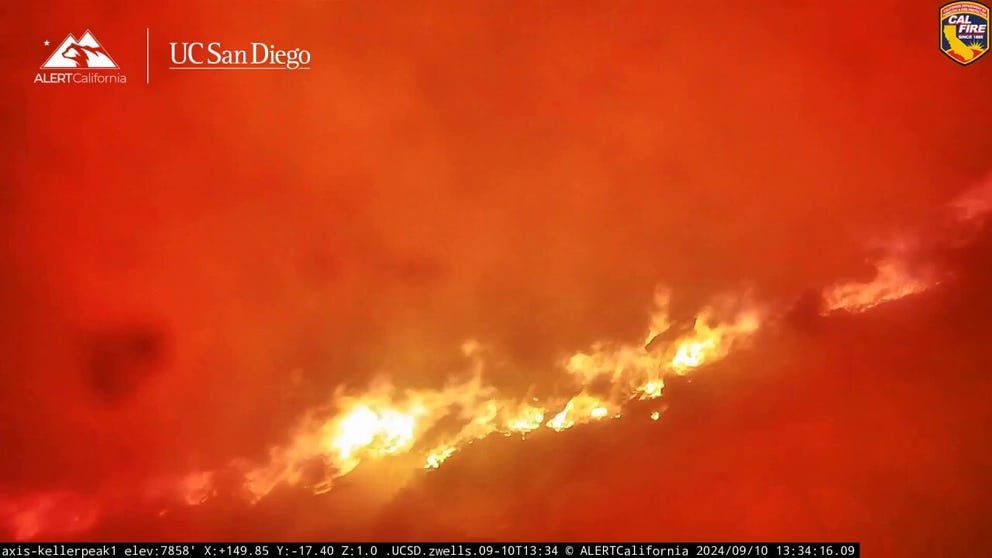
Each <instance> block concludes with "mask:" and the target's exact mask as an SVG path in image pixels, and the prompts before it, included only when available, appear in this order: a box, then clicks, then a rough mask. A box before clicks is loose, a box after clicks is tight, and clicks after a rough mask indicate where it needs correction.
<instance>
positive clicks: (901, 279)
mask: <svg viewBox="0 0 992 558" xmlns="http://www.w3.org/2000/svg"><path fill="white" fill-rule="evenodd" d="M935 284H937V281H934V280H930V279H926V278H923V277H920V276H917V275H914V274H913V273H912V272H910V271H909V269H908V268H907V267H906V264H905V263H903V262H902V261H900V260H898V259H895V258H890V259H885V260H882V261H880V262H879V263H878V264H877V265H876V273H875V277H874V279H872V280H871V281H869V282H867V283H858V282H854V283H842V284H839V285H836V286H834V287H832V288H830V289H828V290H827V291H826V292H825V293H824V297H823V298H824V303H825V304H824V311H825V312H833V311H837V310H844V311H847V312H864V311H865V310H868V309H870V308H874V307H875V306H878V305H879V304H883V303H886V302H891V301H894V300H899V299H900V298H903V297H907V296H909V295H913V294H917V293H921V292H923V291H925V290H927V289H929V288H930V287H932V286H934V285H935Z"/></svg>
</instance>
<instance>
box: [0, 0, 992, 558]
mask: <svg viewBox="0 0 992 558" xmlns="http://www.w3.org/2000/svg"><path fill="white" fill-rule="evenodd" d="M937 8H938V3H934V2H895V1H882V2H819V3H812V2H810V3H796V2H777V1H776V2H772V1H766V2H747V3H739V4H732V3H725V2H699V3H695V4H686V3H684V2H681V3H676V2H512V3H508V2H495V1H494V2H489V1H480V2H427V3H416V4H415V5H414V4H409V5H402V4H391V5H388V6H387V5H384V4H377V3H367V2H326V3H317V2H247V3H237V4H234V3H227V2H206V3H193V2H178V3H170V4H167V5H163V6H157V7H152V6H145V5H141V4H138V3H117V2H38V3H34V2H23V3H17V4H14V3H6V4H4V5H3V6H2V7H0V19H2V21H4V24H3V26H4V33H3V36H4V41H3V42H4V45H5V48H4V49H2V51H0V60H2V61H3V64H2V67H3V68H4V70H5V71H4V72H3V75H2V77H0V80H2V81H3V89H2V92H0V96H2V100H3V103H2V107H3V108H2V109H0V114H2V120H0V122H2V124H3V135H2V142H3V143H2V145H3V150H4V157H3V161H4V165H3V167H2V171H0V172H2V175H0V177H2V181H0V233H2V238H3V240H4V242H3V243H2V244H0V308H2V310H0V312H2V313H0V316H2V320H0V454H2V455H3V457H2V458H0V496H2V497H3V498H4V502H5V503H4V506H5V510H6V511H4V510H0V511H4V513H5V514H6V515H7V516H9V517H15V518H16V517H18V515H17V511H16V510H18V509H21V508H22V507H23V506H29V505H30V503H31V502H36V501H39V499H41V500H44V499H45V498H54V499H55V500H54V501H57V502H61V503H59V504H57V505H53V506H50V507H54V508H59V509H76V508H79V509H85V510H88V511H87V512H86V513H87V514H89V513H90V511H92V510H91V508H92V509H98V511H93V512H92V513H93V517H94V519H93V520H92V521H89V520H86V521H84V522H83V523H85V528H80V529H75V528H71V529H70V528H64V529H63V528H62V527H60V526H61V525H62V524H63V523H64V521H63V522H62V523H60V522H59V521H60V520H52V521H53V523H52V524H53V525H56V527H53V531H51V532H50V533H49V534H48V538H60V537H61V538H70V539H71V538H80V537H82V538H128V537H132V538H145V537H151V538H198V537H199V538H225V537H227V538H241V537H249V538H256V539H266V538H299V537H309V538H335V537H341V536H351V537H357V538H379V539H390V538H392V539H403V538H413V539H418V538H444V537H448V538H460V537H473V538H504V539H514V538H517V539H520V538H530V539H535V538H545V539H553V538H559V537H568V538H577V539H587V540H589V539H623V538H637V539H642V540H643V539H652V538H655V539H692V538H696V539H728V538H752V539H766V540H767V539H789V538H801V537H806V538H811V539H826V538H832V537H833V538H846V539H855V540H863V541H864V542H865V548H866V551H867V549H870V551H871V552H872V554H874V555H879V556H914V555H917V554H915V553H922V552H924V551H925V550H927V549H930V550H932V549H934V548H939V546H937V545H938V543H941V544H943V543H948V542H949V541H950V542H953V544H955V545H959V546H955V547H953V548H956V549H960V551H961V553H962V554H960V555H964V553H966V549H967V548H968V547H967V544H968V543H973V542H975V541H978V540H980V539H979V537H980V535H981V528H982V525H983V524H985V523H986V522H987V520H988V517H989V514H988V511H987V510H986V509H985V508H984V507H982V506H981V505H980V502H982V501H983V500H984V501H987V498H988V496H989V493H988V487H987V483H985V482H984V481H983V475H984V474H985V472H987V471H988V470H989V467H990V466H992V458H990V452H989V450H988V448H987V443H986V440H985V436H986V434H987V432H988V431H989V428H990V427H992V411H990V410H989V409H988V400H989V395H990V388H992V385H990V383H989V379H988V377H987V375H986V374H984V373H985V372H987V371H988V365H987V364H986V362H987V360H986V358H987V357H986V353H985V350H984V349H983V348H982V346H981V340H982V339H987V338H988V332H989V331H990V330H989V328H990V327H992V322H990V319H989V313H988V310H989V309H990V306H989V302H988V300H987V298H986V297H987V296H988V295H987V293H985V292H984V289H983V288H982V285H983V282H984V281H985V280H987V279H988V275H987V273H988V272H987V270H986V269H983V266H987V265H988V261H989V258H990V256H992V251H990V250H989V249H988V248H987V242H988V240H987V239H984V238H985V237H982V236H981V235H980V234H979V235H978V236H977V237H975V238H972V239H971V240H970V241H969V242H971V243H972V244H971V245H969V246H968V247H962V246H960V245H955V246H954V247H953V250H952V249H951V248H947V249H942V250H938V252H939V253H937V254H933V253H930V254H929V256H928V258H930V259H932V260H933V262H931V264H930V265H937V266H941V276H942V277H952V278H953V279H947V280H942V281H940V283H939V285H937V286H936V287H934V289H933V290H930V291H928V292H927V293H926V294H924V295H921V296H922V298H916V299H914V300H906V301H901V302H898V303H893V304H894V305H895V306H886V307H879V309H878V311H877V312H873V313H863V314H862V313H859V314H852V315H849V316H842V317H832V318H823V319H822V321H821V320H820V319H816V318H810V317H806V318H803V319H799V320H798V321H796V320H792V321H789V319H784V320H783V322H782V323H785V324H792V325H791V326H783V327H780V328H777V329H775V330H774V331H773V332H772V333H768V334H765V335H763V336H761V337H760V338H758V339H755V340H753V342H752V343H751V344H750V345H749V346H748V347H746V348H745V350H744V351H743V352H738V353H734V354H733V355H731V356H730V357H728V358H727V359H726V360H723V361H721V362H719V363H717V364H714V365H713V366H711V367H707V368H701V369H699V370H697V371H695V372H694V373H693V376H691V378H692V382H689V381H687V380H686V379H685V378H680V379H679V381H677V382H670V383H669V385H668V386H667V387H666V393H665V396H664V398H663V399H662V401H664V405H665V406H667V410H666V411H665V413H664V415H663V416H662V418H661V420H659V421H651V420H649V418H648V413H649V411H652V410H654V409H659V408H661V405H660V404H656V405H654V406H651V407H644V408H643V409H641V408H638V407H637V405H640V404H641V403H634V404H633V405H634V407H635V411H634V412H632V413H631V415H630V419H629V420H626V419H625V420H618V421H609V422H603V423H597V424H594V425H588V426H584V427H581V428H580V427H577V428H575V429H573V430H569V431H567V432H564V433H561V434H556V433H554V432H551V431H547V432H545V431H541V432H536V433H534V435H533V436H530V437H528V438H527V441H526V442H522V441H521V440H520V439H519V438H518V437H514V438H512V439H505V438H501V437H498V438H496V439H492V438H487V439H484V440H481V441H479V443H477V444H474V445H473V447H471V448H468V449H465V450H464V451H462V452H460V453H459V454H458V455H457V456H455V457H453V458H451V459H450V462H449V463H446V464H445V466H444V467H443V468H441V469H440V470H438V471H433V472H430V473H429V474H422V473H419V472H418V471H417V469H418V468H419V466H420V464H419V463H415V464H413V466H412V467H411V466H410V463H408V462H404V460H405V459H407V456H397V457H396V458H395V459H386V460H382V461H381V462H376V463H373V464H370V465H368V466H365V467H361V468H359V469H357V470H356V471H354V473H353V474H352V475H350V476H346V477H343V479H344V482H343V483H338V484H340V485H341V486H335V488H334V489H333V490H331V492H330V493H328V494H324V495H319V496H314V495H313V494H312V493H311V491H309V490H304V489H303V488H302V487H299V486H290V487H285V488H284V489H282V488H281V489H278V490H277V491H276V492H274V493H273V494H272V495H271V497H268V498H266V499H263V500H261V501H259V502H258V503H256V504H250V503H247V502H243V501H241V500H239V499H237V498H231V499H230V501H227V500H225V499H224V498H223V497H222V496H218V497H217V498H214V499H211V500H210V501H208V502H206V503H204V504H202V505H199V506H194V507H192V508H178V509H173V508H170V507H168V506H165V505H164V504H162V506H165V507H166V508H168V509H167V510H165V511H164V512H163V513H158V512H159V511H160V510H159V509H158V507H156V506H159V504H157V503H156V504H148V503H147V502H146V500H148V498H147V497H146V495H145V494H144V493H145V492H148V490H150V489H148V488H147V486H148V485H149V483H151V484H156V483H160V482H161V483H167V482H170V481H168V480H164V481H163V480H158V479H170V478H173V477H179V476H182V475H185V474H187V473H190V472H192V471H215V470H220V469H223V468H225V467H228V466H229V464H230V463H231V462H232V461H234V460H246V461H248V462H252V463H257V462H264V461H265V460H266V459H268V458H269V456H270V450H271V449H272V448H274V447H283V446H284V445H285V444H287V443H288V441H289V440H290V439H291V437H292V432H294V428H295V426H294V425H298V424H299V421H300V420H301V417H302V416H305V415H306V414H307V412H308V410H311V409H314V408H317V407H320V406H321V405H326V404H327V403H328V402H329V401H331V400H332V399H333V398H334V395H335V389H337V388H338V387H339V386H346V388H344V389H346V390H348V392H350V393H360V392H361V391H362V390H364V389H367V388H368V387H369V386H370V382H373V380H374V379H375V378H381V377H389V378H391V379H392V382H393V383H394V384H395V385H396V386H398V389H403V388H407V387H415V388H432V389H440V388H441V387H442V386H444V385H445V382H446V381H447V380H449V379H450V378H451V377H452V375H457V374H458V373H460V372H462V371H464V370H465V369H466V368H468V367H469V366H470V363H468V362H467V360H466V356H465V354H464V353H463V351H462V347H463V344H464V343H465V341H466V340H469V339H472V340H478V341H479V342H480V343H483V344H484V345H485V347H486V350H487V351H488V354H490V355H495V356H491V357H490V358H489V361H488V364H487V366H486V370H485V374H486V381H487V382H488V383H489V384H491V385H493V386H495V387H496V388H498V389H499V390H501V392H504V393H511V394H514V396H517V397H524V396H525V395H527V394H530V393H554V394H557V395H562V394H566V395H571V394H567V393H566V392H567V391H568V389H569V384H568V382H567V381H566V380H564V379H563V378H562V376H561V374H560V370H561V365H560V363H561V360H562V359H563V358H564V357H566V356H568V355H570V354H573V353H575V352H577V351H583V350H586V349H588V348H589V347H590V346H593V345H594V344H595V343H596V342H597V341H602V340H618V341H621V342H629V343H633V344H634V345H636V344H637V343H638V342H639V341H641V340H642V337H643V334H644V330H645V328H646V327H647V326H648V320H649V316H650V314H651V312H652V304H653V297H654V293H655V292H656V287H658V286H659V285H665V286H667V287H668V288H670V289H671V293H672V294H671V301H670V309H669V310H670V314H671V316H672V318H673V321H677V320H678V319H681V318H683V317H685V316H693V315H694V314H695V313H696V312H697V311H698V310H699V309H700V308H701V307H703V306H704V305H705V304H707V301H709V300H712V299H713V297H716V296H719V295H721V294H722V293H726V292H731V291H732V292H748V293H749V296H751V297H753V298H754V299H756V300H773V301H776V304H779V305H784V306H788V305H789V304H792V302H793V301H795V300H796V299H797V298H798V297H801V296H802V295H803V294H804V293H807V294H808V293H810V292H820V291H821V290H822V289H824V288H826V287H827V286H829V285H833V284H836V283H839V282H844V281H868V280H870V279H871V277H872V274H873V273H874V267H873V266H872V265H871V261H872V260H871V258H872V257H875V256H877V255H878V251H879V250H881V249H882V248H881V247H886V246H888V247H890V246H893V245H900V246H902V245H904V244H905V243H906V242H908V240H907V239H913V242H917V243H920V242H922V243H923V244H927V243H928V240H929V239H932V238H933V237H934V236H936V235H938V234H940V235H942V234H945V233H944V232H938V229H940V228H941V227H943V226H944V225H942V224H941V223H943V221H942V219H944V215H945V211H946V207H947V204H948V203H949V202H950V201H951V200H953V199H955V198H956V197H957V196H959V195H960V194H961V193H962V192H963V191H966V190H968V189H969V188H972V187H974V186H975V185H977V184H979V183H981V181H982V180H984V179H985V177H986V176H987V173H988V171H990V170H992V157H990V154H992V152H990V144H989V140H988V134H989V130H990V126H992V109H990V108H989V106H988V99H989V96H988V87H989V86H990V85H992V62H990V61H986V60H981V61H978V62H976V63H974V64H972V65H970V66H968V67H961V66H959V65H958V64H955V63H953V62H952V61H950V60H949V59H947V58H946V57H945V56H944V55H942V54H941V53H940V52H939V50H938V48H937V44H936V43H937V38H938V30H939V28H938V21H937ZM146 27H149V28H150V38H151V52H150V60H151V68H150V84H148V85H146V84H145V83H144V55H145V53H144V34H145V28H146ZM86 29H90V30H92V31H93V33H94V34H95V35H96V36H97V37H98V38H99V39H100V41H101V42H102V44H103V45H104V47H105V48H106V49H107V50H108V52H110V53H111V54H112V55H113V58H114V60H115V61H116V62H117V63H118V64H119V66H120V67H121V70H122V71H123V72H124V73H126V74H127V75H128V83H127V84H125V85H70V86H57V85H39V84H33V83H32V80H33V77H34V74H35V73H36V72H37V68H38V66H39V65H40V64H41V63H42V62H43V61H44V60H45V59H46V58H47V57H48V55H49V54H50V51H51V48H52V47H51V46H49V47H46V46H44V44H43V41H46V40H48V41H50V42H51V43H52V44H57V43H58V42H60V41H61V40H62V38H63V37H64V36H65V35H66V34H68V33H70V32H71V33H74V34H76V36H79V34H80V33H82V32H83V31H84V30H86ZM192 40H199V41H222V42H225V43H230V44H231V45H232V46H237V47H238V48H241V47H244V46H245V45H247V44H248V43H249V42H250V41H253V40H258V41H264V42H267V43H274V44H276V45H277V46H282V47H284V48H294V47H302V48H307V49H309V50H310V51H311V52H312V62H311V66H312V69H311V70H309V71H306V72H303V71H300V72H179V71H171V72H170V71H167V70H166V66H168V65H169V47H168V43H169V41H192ZM976 238H977V239H976ZM983 239H984V240H983ZM983 243H984V244H983ZM811 321H812V322H811ZM983 332H984V333H983ZM393 469H396V470H401V471H402V473H397V472H396V471H394V470H393ZM138 486H140V487H142V488H140V489H138V488H133V487H138ZM133 491H139V492H142V494H143V495H142V497H141V501H142V504H141V510H142V511H141V512H140V513H131V512H129V511H127V509H126V508H127V501H129V500H131V499H132V498H133V499H134V500H135V501H137V500H138V499H139V498H138V497H137V496H133ZM94 501H99V502H100V503H99V505H91V502H94ZM122 501H123V503H122ZM25 502H27V504H25ZM108 502H109V503H108ZM19 506H20V507H19ZM135 506H136V507H137V504H135ZM159 507H161V506H159ZM153 508H154V509H153ZM10 510H14V511H10ZM52 513H53V514H55V515H57V513H56V512H52ZM67 513H68V512H67ZM87 517H88V516H87ZM124 517H127V518H128V519H127V520H125V519H123V518H124ZM70 523H71V522H70ZM235 523H236V524H237V527H232V525H233V524H235ZM22 527H23V525H22ZM3 528H4V529H7V530H8V531H10V533H11V534H10V535H8V536H15V535H16V533H17V529H18V526H17V525H16V521H15V522H8V524H7V525H5V526H3ZM59 529H62V530H59ZM43 534H44V533H43ZM928 545H929V546H928ZM952 554H955V555H957V554H956V553H952ZM919 555H922V554H919ZM949 555H950V554H949Z"/></svg>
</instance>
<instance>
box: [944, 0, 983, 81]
mask: <svg viewBox="0 0 992 558" xmlns="http://www.w3.org/2000/svg"><path fill="white" fill-rule="evenodd" d="M940 50H941V52H943V53H944V54H946V55H947V57H948V58H950V59H951V60H953V61H955V62H957V63H958V64H961V65H962V66H967V65H968V64H971V63H972V62H974V61H976V60H978V59H979V58H981V57H982V56H984V55H985V53H986V52H988V51H989V8H988V6H986V5H984V4H979V3H978V2H952V3H950V4H945V5H944V6H943V7H941V8H940Z"/></svg>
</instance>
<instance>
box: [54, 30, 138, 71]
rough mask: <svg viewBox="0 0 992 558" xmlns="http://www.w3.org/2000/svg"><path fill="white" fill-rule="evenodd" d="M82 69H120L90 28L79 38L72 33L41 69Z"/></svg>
mask: <svg viewBox="0 0 992 558" xmlns="http://www.w3.org/2000/svg"><path fill="white" fill-rule="evenodd" d="M53 68H59V69H65V68H72V69H82V70H115V69H119V68H118V66H117V63H116V62H114V59H113V58H111V57H110V55H109V54H107V51H106V50H104V49H103V45H101V44H100V41H98V40H96V37H94V36H93V33H90V31H89V29H87V30H86V32H85V33H83V35H82V36H81V37H80V38H79V39H78V40H77V39H76V37H74V36H73V35H72V33H70V34H69V35H68V36H67V37H66V38H65V39H64V40H63V41H62V42H61V43H59V46H57V47H56V48H55V52H53V53H52V55H51V56H49V57H48V60H45V63H44V64H42V65H41V69H43V70H46V69H53Z"/></svg>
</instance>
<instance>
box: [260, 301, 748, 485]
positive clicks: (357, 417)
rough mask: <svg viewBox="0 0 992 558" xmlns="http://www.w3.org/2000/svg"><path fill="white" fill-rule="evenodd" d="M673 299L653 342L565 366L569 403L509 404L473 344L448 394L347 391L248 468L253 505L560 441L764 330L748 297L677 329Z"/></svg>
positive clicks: (655, 322) (599, 347)
mask: <svg viewBox="0 0 992 558" xmlns="http://www.w3.org/2000/svg"><path fill="white" fill-rule="evenodd" d="M669 299H670V294H669V291H667V290H665V289H659V290H658V291H656V293H655V297H654V305H655V308H654V310H653V312H652V313H651V315H650V320H649V324H648V328H647V335H646V337H645V343H643V344H618V343H608V342H599V343H595V344H594V345H593V346H592V347H591V348H590V349H589V350H587V351H580V352H576V353H574V354H572V355H570V356H568V357H567V358H565V359H564V360H563V362H562V368H563V370H562V371H563V372H564V373H565V374H566V376H567V378H568V379H570V380H571V383H572V384H573V386H574V391H573V393H574V395H572V396H571V397H567V398H549V399H541V398H535V397H528V398H525V399H521V398H515V397H512V396H504V395H501V394H500V393H499V391H498V390H497V389H496V388H495V387H494V386H491V385H488V384H485V383H484V382H483V380H482V377H483V371H484V368H485V358H484V355H485V350H484V347H483V346H482V345H481V344H480V343H479V342H477V341H474V340H469V341H466V342H465V343H463V344H462V352H463V353H464V355H465V356H466V357H467V358H469V359H470V361H471V362H472V369H471V371H470V372H471V373H470V375H469V376H468V377H467V378H466V379H464V380H461V381H455V382H450V383H449V384H448V385H447V386H445V387H443V388H441V389H410V390H406V391H403V392H398V391H397V390H396V389H394V388H393V386H391V385H390V384H388V383H382V382H380V383H378V384H375V385H373V386H372V387H371V389H369V390H368V391H367V392H366V393H364V394H362V395H360V396H345V395H343V394H342V393H341V392H340V391H339V392H338V394H337V395H336V397H335V400H334V402H333V403H332V404H331V405H329V406H328V407H327V408H324V409H317V410H315V411H313V412H311V413H310V414H308V415H307V416H306V417H304V419H303V420H302V421H301V423H300V424H299V426H298V427H297V429H296V432H295V434H294V436H293V438H292V440H291V441H290V443H288V444H287V445H285V446H282V447H277V448H274V449H273V450H272V451H271V453H270V456H269V462H268V463H267V464H265V465H262V466H253V467H252V466H245V465H243V464H242V466H243V467H247V469H246V470H245V471H244V474H245V477H246V486H247V488H248V490H249V492H250V494H251V495H252V497H253V498H254V499H259V498H262V497H264V496H265V495H266V494H268V493H269V492H270V491H271V490H272V489H273V488H275V486H277V485H279V484H290V485H300V484H302V485H305V486H310V487H311V488H312V489H313V490H314V491H315V492H323V491H326V490H329V489H330V488H331V486H332V482H333V480H334V479H335V478H337V477H340V476H342V475H346V474H348V473H350V472H351V471H352V470H354V469H355V468H356V467H358V466H359V465H360V464H361V463H363V462H366V461H370V460H378V459H382V458H385V457H387V456H390V455H396V454H401V453H407V452H414V453H415V454H416V453H419V454H420V455H422V456H423V459H424V461H423V463H424V468H427V469H436V468H438V467H440V466H441V464H442V463H444V462H445V461H446V460H447V459H449V458H450V457H451V456H452V455H454V454H455V453H456V452H457V451H458V450H459V449H461V448H463V447H465V445H467V444H469V443H471V442H473V441H475V440H480V439H482V438H485V437H487V436H490V435H493V434H504V435H526V434H528V433H530V432H533V431H535V430H538V429H539V428H541V427H542V426H544V427H546V428H547V429H549V430H551V431H556V432H561V431H563V430H567V429H569V428H572V427H573V426H576V425H579V424H585V423H589V422H594V421H600V420H604V419H606V418H619V417H620V416H621V411H622V408H623V406H624V405H625V404H626V403H627V402H628V401H630V400H632V399H653V398H657V397H660V396H661V394H662V391H663V389H664V385H665V384H664V376H665V375H666V374H679V375H682V374H687V373H688V372H689V371H691V370H692V369H695V368H698V367H700V366H703V365H705V364H708V363H711V362H714V361H716V360H719V359H721V358H723V357H724V356H726V355H727V354H728V353H729V352H730V350H731V349H732V348H733V347H734V346H736V345H737V344H739V343H740V342H742V341H744V340H746V339H747V338H748V337H749V336H750V335H751V334H753V333H754V332H755V331H757V329H758V326H759V323H760V322H759V313H758V312H757V311H756V310H755V307H754V306H753V305H751V304H750V303H749V302H748V301H747V299H746V298H738V297H729V298H725V299H721V300H718V301H716V302H715V303H714V304H713V305H712V306H710V307H707V308H706V309H704V310H703V311H702V312H700V313H699V314H698V315H697V316H696V317H695V319H694V321H691V322H684V323H683V324H682V325H681V326H673V325H672V322H671V320H669V317H668V306H669ZM442 421H443V425H444V426H439V425H440V424H442ZM428 438H429V439H428ZM425 444H430V446H428V447H425ZM428 448H432V449H428Z"/></svg>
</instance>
